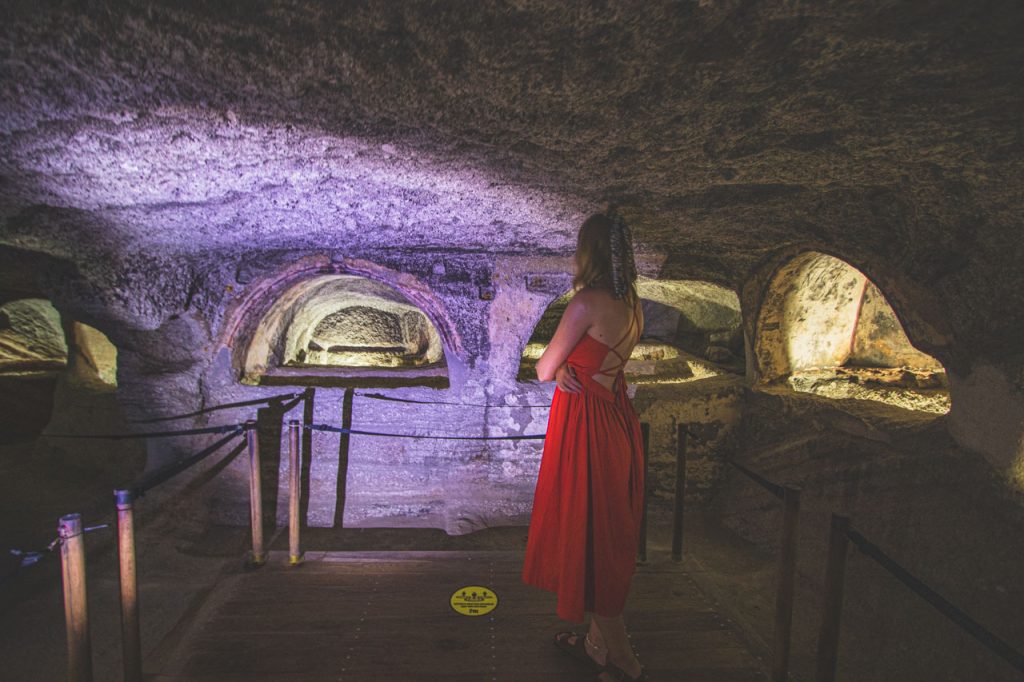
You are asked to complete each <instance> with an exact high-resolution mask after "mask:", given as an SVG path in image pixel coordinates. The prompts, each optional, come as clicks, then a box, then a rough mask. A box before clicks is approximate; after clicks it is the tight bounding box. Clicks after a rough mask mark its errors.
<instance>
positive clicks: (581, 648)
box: [555, 630, 604, 672]
mask: <svg viewBox="0 0 1024 682" xmlns="http://www.w3.org/2000/svg"><path fill="white" fill-rule="evenodd" d="M570 637H575V638H576V643H575V644H569V638H570ZM585 640H586V635H581V634H579V633H578V632H571V631H569V630H563V631H562V632H559V633H557V634H556V635H555V646H557V647H558V648H559V649H561V650H562V651H564V652H566V653H567V654H569V655H570V656H572V657H573V658H575V659H576V660H578V661H580V662H581V663H584V664H586V665H587V666H588V667H589V668H590V669H591V670H593V671H594V672H601V671H602V670H604V667H603V666H602V665H601V664H600V663H598V662H597V661H595V660H594V657H593V656H591V655H590V654H588V653H587V645H586V643H585Z"/></svg>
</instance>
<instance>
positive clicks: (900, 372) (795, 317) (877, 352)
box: [755, 252, 950, 414]
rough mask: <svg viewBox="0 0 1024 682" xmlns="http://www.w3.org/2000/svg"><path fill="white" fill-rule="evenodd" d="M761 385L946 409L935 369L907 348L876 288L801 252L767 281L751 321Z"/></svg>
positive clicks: (825, 258)
mask: <svg viewBox="0 0 1024 682" xmlns="http://www.w3.org/2000/svg"><path fill="white" fill-rule="evenodd" d="M755 355H756V358H757V363H758V370H759V376H760V383H761V384H762V385H774V386H787V387H788V388H790V389H792V390H794V391H798V392H805V393H813V394H816V395H820V396H825V397H828V398H835V399H857V400H868V401H875V402H878V403H885V404H888V405H892V406H895V407H900V408H903V409H907V410H913V411H917V412H927V413H933V414H945V413H947V412H948V411H949V407H950V399H949V388H948V384H947V381H946V372H945V369H944V368H943V366H942V364H941V363H939V361H938V360H936V359H935V358H933V357H932V356H930V355H928V354H926V353H924V352H922V351H920V350H918V349H917V348H915V347H914V345H913V344H912V343H911V341H910V339H909V338H908V337H907V334H906V332H905V331H904V327H903V324H902V323H901V322H900V320H899V318H898V317H897V315H896V312H895V311H894V310H893V308H892V306H891V305H890V304H889V302H888V301H887V300H886V298H885V295H884V294H883V293H882V291H881V290H880V289H879V288H878V287H877V286H876V285H875V284H874V283H873V282H872V281H871V280H869V279H868V278H867V277H866V276H865V275H864V274H863V273H862V272H860V271H859V270H857V269H856V268H854V267H853V266H852V265H850V264H849V263H847V262H845V261H843V260H841V259H839V258H836V257H834V256H830V255H827V254H824V253H819V252H807V253H804V254H801V255H800V256H797V257H796V258H794V259H793V260H791V261H789V262H788V263H786V264H785V265H783V266H782V267H781V268H780V269H779V270H778V271H777V272H776V273H775V275H774V276H773V277H772V279H771V281H770V282H769V285H768V288H767V291H766V294H765V297H764V300H763V302H762V305H761V311H760V315H759V318H758V322H757V334H756V339H755Z"/></svg>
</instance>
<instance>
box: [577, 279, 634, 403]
mask: <svg viewBox="0 0 1024 682" xmlns="http://www.w3.org/2000/svg"><path fill="white" fill-rule="evenodd" d="M587 296H588V297H590V301H589V302H590V303H592V305H589V306H588V308H589V309H591V310H592V311H593V314H594V319H593V322H592V323H591V325H590V327H589V328H588V329H587V332H586V333H587V334H588V335H590V336H592V337H594V338H595V339H597V340H598V341H600V342H601V343H603V344H604V345H606V346H608V347H609V349H610V350H609V351H608V355H607V356H605V359H604V361H603V362H602V363H601V370H602V371H604V370H611V369H613V368H618V367H619V366H620V365H623V364H624V363H625V361H626V360H628V359H629V356H630V354H631V353H632V352H633V348H634V347H635V346H636V344H637V342H638V341H639V340H640V335H641V333H642V332H643V328H644V314H643V309H642V307H641V305H640V301H639V300H638V301H637V302H636V304H635V308H632V309H631V308H630V307H629V304H628V303H627V302H626V301H624V300H621V299H615V298H613V297H612V295H611V293H610V292H609V291H607V290H605V289H588V290H587ZM616 352H617V353H618V354H616ZM620 356H621V358H620ZM616 374H617V373H616V372H612V371H609V372H608V373H607V374H602V373H600V372H599V373H595V374H594V375H592V378H593V379H594V380H595V381H596V382H598V383H599V384H601V385H602V386H604V387H605V388H607V389H608V390H609V391H614V389H615V377H616Z"/></svg>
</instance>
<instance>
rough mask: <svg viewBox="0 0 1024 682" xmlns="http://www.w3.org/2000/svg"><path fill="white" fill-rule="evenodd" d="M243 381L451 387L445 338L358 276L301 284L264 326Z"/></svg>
mask: <svg viewBox="0 0 1024 682" xmlns="http://www.w3.org/2000/svg"><path fill="white" fill-rule="evenodd" d="M242 381H243V383H249V384H264V385H315V386H364V387H366V386H376V387H387V386H434V387H439V388H446V387H447V386H448V372H447V366H446V363H445V357H444V349H443V347H442V344H441V337H440V335H439V334H438V333H437V329H436V328H435V327H434V325H433V323H432V322H431V321H430V319H429V318H428V317H427V316H426V315H425V314H424V313H423V311H422V310H420V309H419V308H418V307H417V306H416V305H415V304H413V303H412V302H411V301H409V300H408V299H407V298H406V297H405V296H403V295H402V294H401V293H400V292H398V291H396V290H395V289H393V288H391V287H390V286H388V285H386V284H382V283H380V282H377V281H375V280H372V279H369V278H366V277H360V276H357V275H337V274H330V275H319V276H315V277H312V278H310V279H306V280H303V281H300V282H298V283H295V284H293V285H292V286H291V287H290V288H289V289H287V290H286V291H284V292H283V293H282V294H281V295H280V296H279V297H278V298H277V300H275V301H274V302H273V303H272V304H271V305H270V306H269V307H268V308H267V312H266V313H265V314H264V315H263V317H262V319H261V320H260V322H259V323H258V324H257V325H256V327H255V330H254V331H253V333H252V337H251V339H250V341H249V343H248V345H247V348H246V352H245V355H244V359H243V367H242Z"/></svg>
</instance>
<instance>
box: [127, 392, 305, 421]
mask: <svg viewBox="0 0 1024 682" xmlns="http://www.w3.org/2000/svg"><path fill="white" fill-rule="evenodd" d="M303 395H304V394H303V393H281V394H280V395H272V396H269V397H267V398H254V399H253V400H243V401H241V402H237V403H225V404H223V405H211V406H210V407H204V408H203V409H201V410H196V411H195V412H187V413H185V414H176V415H174V416H171V417H154V418H152V419H139V420H135V421H132V422H131V423H132V424H155V423H157V422H170V421H175V420H177V419H188V418H189V417H198V416H200V415H203V414H206V413H207V412H215V411H217V410H229V409H232V408H235V407H250V406H252V405H262V404H263V403H276V402H279V401H282V400H287V399H289V398H295V397H296V396H298V397H299V399H300V400H301V398H302V396H303ZM292 407H294V405H292ZM288 409H291V408H288ZM287 411H288V410H285V412H287Z"/></svg>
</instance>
